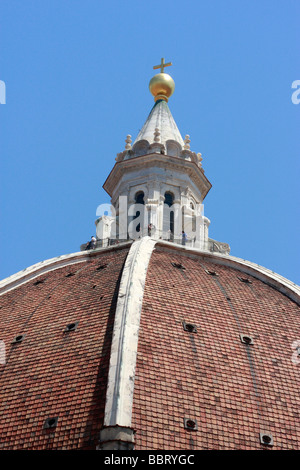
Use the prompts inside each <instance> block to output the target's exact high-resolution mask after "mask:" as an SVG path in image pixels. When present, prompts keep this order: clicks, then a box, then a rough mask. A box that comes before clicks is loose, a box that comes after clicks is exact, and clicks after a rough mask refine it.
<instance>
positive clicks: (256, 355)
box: [132, 248, 300, 450]
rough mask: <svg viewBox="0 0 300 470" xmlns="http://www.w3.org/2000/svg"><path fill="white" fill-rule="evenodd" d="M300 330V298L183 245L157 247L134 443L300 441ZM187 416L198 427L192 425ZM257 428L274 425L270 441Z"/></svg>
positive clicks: (142, 340)
mask: <svg viewBox="0 0 300 470" xmlns="http://www.w3.org/2000/svg"><path fill="white" fill-rule="evenodd" d="M172 262H174V263H177V264H181V265H182V266H183V267H184V268H185V269H180V268H178V267H174V266H173V265H172V264H171V263H172ZM206 270H210V271H215V272H216V273H217V274H218V275H217V276H213V275H209V274H207V272H206ZM239 277H242V278H245V277H246V278H247V277H249V279H250V280H251V283H245V282H242V281H241V280H240V279H239ZM183 321H185V322H187V323H192V324H194V325H196V327H197V332H196V333H189V332H188V331H185V330H184V328H183V324H182V322H183ZM241 334H246V335H250V336H251V337H252V339H253V345H247V344H244V343H242V342H241V339H240V335H241ZM299 338H300V331H299V306H298V305H297V304H296V303H294V302H293V301H292V300H290V299H289V298H288V297H286V296H285V295H283V294H281V293H280V292H278V291H277V290H276V289H274V288H272V287H270V286H268V285H267V284H265V283H263V282H262V281H260V280H258V279H255V278H254V277H251V276H245V275H242V274H241V273H240V272H239V271H237V270H235V269H233V268H230V267H228V266H221V265H215V264H213V263H212V262H210V261H208V260H205V261H203V260H202V259H201V258H200V257H199V259H197V257H189V256H188V254H187V253H184V252H183V251H182V252H181V253H178V252H177V253H168V252H166V251H164V250H163V249H162V248H157V249H155V251H154V252H153V254H152V257H151V260H150V264H149V268H148V273H147V278H146V286H145V292H144V300H143V308H142V314H141V323H140V333H139V344H138V353H137V365H136V378H135V391H134V404H133V418H132V426H133V427H134V428H135V429H136V431H137V432H136V449H137V450H139V449H152V450H159V449H164V450H169V449H172V450H188V449H191V450H193V449H220V450H222V449H223V450H225V449H245V450H250V449H252V450H254V449H271V448H272V449H299V448H300V444H299V442H300V420H299V365H296V364H294V363H293V362H292V354H293V349H292V343H293V342H294V341H295V340H297V339H299ZM185 418H190V419H192V420H196V421H197V426H198V430H187V429H185V428H184V419H185ZM260 432H264V433H266V432H268V433H271V434H272V437H273V441H274V445H273V447H267V446H264V445H262V444H261V443H260Z"/></svg>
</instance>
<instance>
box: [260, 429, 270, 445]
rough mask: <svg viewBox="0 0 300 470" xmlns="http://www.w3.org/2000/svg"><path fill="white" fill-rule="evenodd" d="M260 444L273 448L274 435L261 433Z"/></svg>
mask: <svg viewBox="0 0 300 470" xmlns="http://www.w3.org/2000/svg"><path fill="white" fill-rule="evenodd" d="M260 443H261V444H263V445H266V446H272V445H273V437H272V434H269V433H264V432H261V433H260Z"/></svg>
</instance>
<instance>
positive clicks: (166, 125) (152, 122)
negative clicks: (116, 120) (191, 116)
mask: <svg viewBox="0 0 300 470" xmlns="http://www.w3.org/2000/svg"><path fill="white" fill-rule="evenodd" d="M156 128H158V129H159V132H160V143H161V144H165V143H166V141H167V140H175V141H176V142H178V143H179V144H180V145H181V146H182V147H183V145H184V142H183V139H182V137H181V134H180V132H179V130H178V127H177V125H176V122H175V121H174V118H173V116H172V114H171V111H170V109H169V106H168V105H167V103H166V102H165V101H164V100H159V101H157V102H156V103H155V105H154V106H153V108H152V110H151V111H150V114H149V116H148V118H147V120H146V122H145V124H144V125H143V128H142V129H141V131H140V132H139V135H138V136H137V138H136V140H135V142H134V144H135V143H136V142H138V141H140V140H147V141H148V142H149V144H152V143H153V142H154V131H155V129H156Z"/></svg>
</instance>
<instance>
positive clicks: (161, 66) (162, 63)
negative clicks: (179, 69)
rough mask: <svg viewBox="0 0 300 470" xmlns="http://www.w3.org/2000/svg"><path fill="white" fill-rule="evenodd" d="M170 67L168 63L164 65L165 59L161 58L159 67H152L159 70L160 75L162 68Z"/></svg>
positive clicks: (170, 63) (162, 71)
mask: <svg viewBox="0 0 300 470" xmlns="http://www.w3.org/2000/svg"><path fill="white" fill-rule="evenodd" d="M170 65H172V62H168V63H167V64H165V59H164V58H162V59H161V62H160V65H154V67H153V68H154V69H160V73H164V68H165V67H169V66H170Z"/></svg>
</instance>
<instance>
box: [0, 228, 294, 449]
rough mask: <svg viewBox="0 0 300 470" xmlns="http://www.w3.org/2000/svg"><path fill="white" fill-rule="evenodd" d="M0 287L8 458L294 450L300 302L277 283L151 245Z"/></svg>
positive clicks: (65, 264) (239, 267)
mask: <svg viewBox="0 0 300 470" xmlns="http://www.w3.org/2000/svg"><path fill="white" fill-rule="evenodd" d="M0 287H1V295H0V311H1V319H2V321H1V338H2V339H3V341H4V343H5V346H6V361H5V364H2V365H1V366H0V367H1V399H0V413H1V422H2V426H1V428H0V429H1V431H0V433H1V434H0V445H1V449H96V448H110V449H116V448H118V449H120V448H121V449H123V448H135V449H136V450H142V449H152V450H157V449H164V450H168V449H172V450H195V449H261V448H270V449H271V448H272V449H299V438H300V423H299V406H298V404H299V401H298V400H299V383H298V380H299V379H298V377H299V375H298V374H299V370H298V369H299V362H300V360H299V359H298V356H297V350H296V348H297V345H298V343H297V344H296V342H297V338H299V330H298V331H297V328H298V327H299V322H298V318H299V300H300V298H299V294H298V293H297V287H296V286H295V285H294V284H292V283H290V282H289V281H287V280H285V279H283V278H281V277H280V276H278V275H275V274H274V273H271V272H270V271H268V270H266V269H264V268H261V267H259V266H256V265H253V264H252V263H249V262H245V261H243V260H239V259H237V258H234V257H232V256H228V255H221V254H212V253H203V252H199V250H193V249H190V248H186V247H182V246H176V245H173V244H171V243H168V242H162V241H159V242H155V241H153V240H151V239H150V238H148V237H145V238H143V239H142V240H140V241H137V242H134V243H133V244H132V243H131V242H129V243H124V244H120V245H118V246H115V247H111V248H100V249H97V250H95V251H91V252H82V253H77V254H74V255H68V256H64V257H60V258H56V259H53V260H49V261H47V262H44V263H40V264H38V265H35V266H33V267H32V268H29V269H27V270H25V271H23V272H21V273H19V274H17V275H15V276H12V277H11V278H8V279H7V280H5V281H2V283H1V286H0ZM139 289H140V290H141V291H142V297H141V296H140V295H139ZM132 312H133V313H132ZM126 328H127V329H126ZM132 331H135V332H136V335H135V334H134V333H132ZM298 346H299V345H298ZM130 369H132V370H133V375H132V374H131V373H130ZM112 377H114V380H113V381H112V380H111V379H112ZM118 387H119V389H118ZM130 387H131V390H130ZM117 389H118V390H119V391H118V390H117ZM122 390H123V392H122ZM128 397H129V398H128ZM124 400H125V401H124ZM126 400H127V401H126ZM125 402H126V403H125ZM125 404H126V407H125ZM128 404H129V408H130V410H129V408H128ZM126 413H127V414H128V416H129V419H130V422H129V421H128V416H127V414H126ZM114 420H115V421H114ZM124 436H125V437H124ZM124 441H125V442H124Z"/></svg>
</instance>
